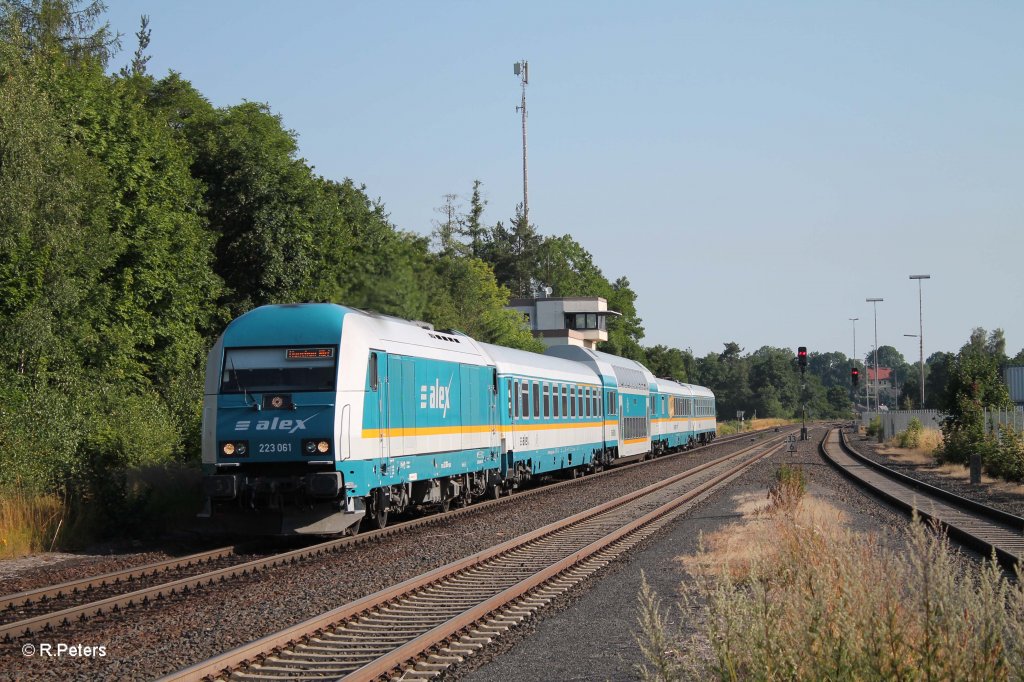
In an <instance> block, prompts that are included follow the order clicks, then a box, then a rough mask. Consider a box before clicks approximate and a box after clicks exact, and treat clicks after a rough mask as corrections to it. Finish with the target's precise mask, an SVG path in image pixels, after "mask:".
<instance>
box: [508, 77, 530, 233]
mask: <svg viewBox="0 0 1024 682" xmlns="http://www.w3.org/2000/svg"><path fill="white" fill-rule="evenodd" d="M512 71H513V72H514V73H515V74H516V75H517V76H519V81H520V82H521V84H522V88H523V100H522V103H521V104H520V105H519V106H518V107H516V111H519V112H522V114H523V221H524V222H525V223H526V224H527V225H529V224H530V203H529V201H528V198H527V197H528V194H527V182H526V86H527V85H529V84H530V64H529V62H527V61H526V60H525V59H524V60H523V61H521V62H516V63H515V64H514V65H513V66H512Z"/></svg>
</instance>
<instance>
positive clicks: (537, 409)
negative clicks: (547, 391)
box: [533, 381, 540, 418]
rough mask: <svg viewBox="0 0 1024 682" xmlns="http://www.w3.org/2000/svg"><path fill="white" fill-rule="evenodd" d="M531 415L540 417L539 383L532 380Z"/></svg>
mask: <svg viewBox="0 0 1024 682" xmlns="http://www.w3.org/2000/svg"><path fill="white" fill-rule="evenodd" d="M533 416H534V417H538V418H539V417H540V384H538V383H537V382H536V381H534V382H533Z"/></svg>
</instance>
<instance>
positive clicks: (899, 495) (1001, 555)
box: [821, 429, 1024, 569]
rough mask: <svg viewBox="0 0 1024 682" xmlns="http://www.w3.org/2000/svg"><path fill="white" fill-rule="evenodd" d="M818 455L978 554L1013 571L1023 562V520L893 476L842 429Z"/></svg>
mask: <svg viewBox="0 0 1024 682" xmlns="http://www.w3.org/2000/svg"><path fill="white" fill-rule="evenodd" d="M821 452H822V454H823V455H824V456H825V458H826V459H827V460H828V461H830V462H832V464H834V465H835V466H836V467H837V468H838V469H839V470H840V471H841V472H842V473H843V474H845V475H846V476H847V477H849V478H851V479H852V480H854V481H855V482H857V483H859V484H860V485H862V486H864V487H866V488H868V489H870V490H871V491H872V492H873V493H875V494H877V495H879V496H881V497H883V498H885V499H886V500H888V501H889V502H891V503H892V504H894V505H896V506H897V507H900V508H902V509H904V510H906V511H908V512H912V511H913V510H916V511H917V513H918V514H919V515H921V516H923V517H925V518H927V519H930V520H932V521H934V522H936V523H938V524H940V525H941V526H942V527H943V528H944V529H945V531H946V532H947V533H948V534H949V536H950V537H952V538H954V539H956V540H957V541H959V542H961V543H962V544H964V545H967V546H969V547H972V548H973V549H975V550H977V551H978V552H980V553H981V554H982V555H985V556H989V555H991V554H992V553H993V552H994V553H995V555H996V557H997V558H998V560H999V562H1000V563H1001V564H1002V565H1003V566H1005V567H1007V568H1010V569H1012V568H1013V567H1014V566H1016V565H1017V564H1019V563H1020V562H1021V559H1022V557H1024V518H1021V517H1019V516H1015V515H1013V514H1008V513H1006V512H1004V511H1001V510H999V509H993V508H992V507H988V506H986V505H983V504H981V503H979V502H975V501H974V500H968V499H966V498H964V497H960V496H959V495H955V494H953V493H951V492H949V491H946V490H942V489H940V488H936V487H934V486H930V485H928V484H927V483H922V482H921V481H917V480H915V479H913V478H910V477H909V476H905V475H903V474H901V473H898V472H896V471H893V470H891V469H889V468H887V467H884V466H882V465H881V464H878V463H877V462H873V461H872V460H870V459H868V458H866V457H863V456H862V455H860V454H858V453H856V452H854V451H853V449H852V448H850V446H849V445H848V444H847V443H846V437H845V434H843V433H842V431H841V430H837V429H831V430H829V432H828V433H827V434H826V436H825V438H824V439H823V440H822V441H821Z"/></svg>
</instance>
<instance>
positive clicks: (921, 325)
mask: <svg viewBox="0 0 1024 682" xmlns="http://www.w3.org/2000/svg"><path fill="white" fill-rule="evenodd" d="M931 278H932V276H931V275H911V276H910V279H916V280H917V322H918V326H919V329H918V340H919V341H920V343H921V346H920V347H921V409H922V410H923V409H924V304H923V303H922V300H921V280H922V279H931Z"/></svg>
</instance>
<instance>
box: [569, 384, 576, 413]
mask: <svg viewBox="0 0 1024 682" xmlns="http://www.w3.org/2000/svg"><path fill="white" fill-rule="evenodd" d="M569 412H570V413H571V414H572V416H574V417H575V416H576V387H575V386H570V387H569Z"/></svg>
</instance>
